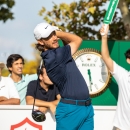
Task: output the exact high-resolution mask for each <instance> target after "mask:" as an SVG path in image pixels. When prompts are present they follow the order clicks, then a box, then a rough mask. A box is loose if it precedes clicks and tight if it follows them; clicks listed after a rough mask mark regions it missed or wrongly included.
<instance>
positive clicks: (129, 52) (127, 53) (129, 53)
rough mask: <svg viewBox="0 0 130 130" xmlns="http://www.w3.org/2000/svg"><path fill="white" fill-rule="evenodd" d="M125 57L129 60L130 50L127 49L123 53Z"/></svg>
mask: <svg viewBox="0 0 130 130" xmlns="http://www.w3.org/2000/svg"><path fill="white" fill-rule="evenodd" d="M125 57H126V59H127V58H129V59H130V49H128V50H127V51H126V53H125Z"/></svg>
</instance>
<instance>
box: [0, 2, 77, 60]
mask: <svg viewBox="0 0 130 130" xmlns="http://www.w3.org/2000/svg"><path fill="white" fill-rule="evenodd" d="M15 1H16V4H15V6H14V7H13V8H12V11H13V12H14V17H15V19H14V20H8V21H7V22H6V23H3V22H2V21H0V61H2V62H6V59H7V57H8V56H9V55H10V54H14V53H15V54H16V53H17V54H20V55H22V56H23V57H24V58H25V59H28V60H31V59H33V48H32V47H31V43H34V42H36V40H35V38H34V36H33V30H34V28H35V26H36V25H37V24H38V23H40V22H43V18H42V17H40V16H39V15H38V12H39V10H40V9H41V8H42V6H44V7H45V8H46V9H47V10H48V11H49V10H51V9H52V7H53V3H52V0H46V1H45V0H15ZM64 1H65V2H66V3H71V2H73V1H78V0H55V1H54V2H55V3H56V4H60V3H63V2H64Z"/></svg>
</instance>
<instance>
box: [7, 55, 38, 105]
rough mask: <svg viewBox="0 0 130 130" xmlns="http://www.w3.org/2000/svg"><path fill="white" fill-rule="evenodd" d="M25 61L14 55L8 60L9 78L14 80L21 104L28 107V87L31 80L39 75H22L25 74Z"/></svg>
mask: <svg viewBox="0 0 130 130" xmlns="http://www.w3.org/2000/svg"><path fill="white" fill-rule="evenodd" d="M23 65H24V59H23V57H22V56H21V55H19V54H12V55H10V56H9V57H8V58H7V68H8V70H9V72H10V75H9V77H10V78H11V79H13V81H14V84H15V87H16V89H17V91H18V93H19V96H20V104H21V105H26V100H25V96H26V91H27V85H28V83H29V82H30V81H31V80H36V79H37V74H32V75H29V74H26V75H25V76H24V75H23V74H22V72H23Z"/></svg>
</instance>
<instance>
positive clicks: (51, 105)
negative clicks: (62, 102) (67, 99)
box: [49, 102, 56, 115]
mask: <svg viewBox="0 0 130 130" xmlns="http://www.w3.org/2000/svg"><path fill="white" fill-rule="evenodd" d="M49 109H50V111H51V112H52V114H53V115H55V111H56V106H55V105H54V104H53V103H52V102H50V107H49Z"/></svg>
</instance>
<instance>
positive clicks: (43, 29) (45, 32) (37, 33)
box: [34, 23, 56, 40]
mask: <svg viewBox="0 0 130 130" xmlns="http://www.w3.org/2000/svg"><path fill="white" fill-rule="evenodd" d="M55 30H56V28H55V27H54V26H52V25H50V24H48V23H39V24H38V25H37V26H36V27H35V29H34V37H35V38H36V40H40V39H41V38H47V37H48V36H49V35H50V34H51V33H52V32H53V31H55Z"/></svg>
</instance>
